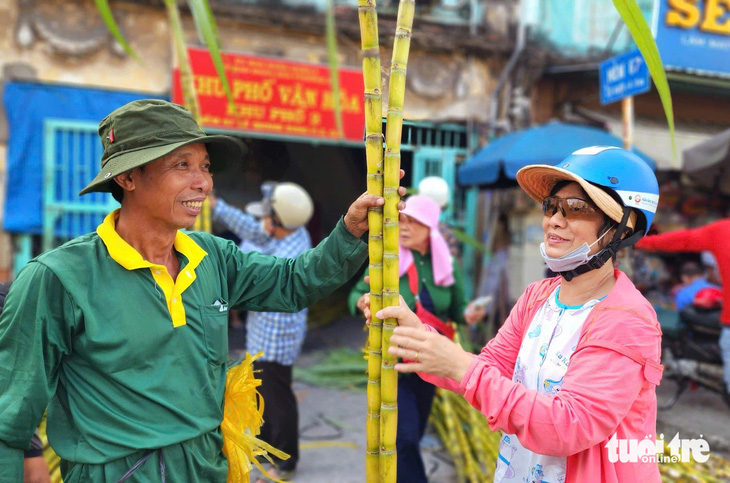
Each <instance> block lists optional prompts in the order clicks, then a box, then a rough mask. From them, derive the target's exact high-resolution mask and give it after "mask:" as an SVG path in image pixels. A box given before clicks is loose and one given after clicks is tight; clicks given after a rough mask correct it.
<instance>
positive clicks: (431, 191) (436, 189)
mask: <svg viewBox="0 0 730 483" xmlns="http://www.w3.org/2000/svg"><path fill="white" fill-rule="evenodd" d="M418 194H419V195H423V196H427V197H429V198H431V199H432V200H434V201H435V202H436V203H438V205H439V207H440V208H441V211H442V212H443V211H444V210H446V208H447V207H448V206H449V203H450V201H451V192H450V190H449V184H448V183H447V182H446V180H445V179H443V178H441V177H439V176H426V177H425V178H423V179H422V180H421V181H420V182H419V183H418ZM439 232H441V236H443V237H444V240H446V243H447V244H448V245H449V252H450V253H451V256H452V257H454V258H455V259H457V260H458V259H461V246H460V245H459V239H458V238H456V235H454V231H453V230H452V229H451V227H450V226H449V225H448V224H446V223H444V222H443V221H440V222H439Z"/></svg>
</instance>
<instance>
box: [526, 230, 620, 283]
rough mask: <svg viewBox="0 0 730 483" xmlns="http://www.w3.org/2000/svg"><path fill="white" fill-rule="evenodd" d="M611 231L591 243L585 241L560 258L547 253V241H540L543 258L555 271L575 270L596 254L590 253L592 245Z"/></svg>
mask: <svg viewBox="0 0 730 483" xmlns="http://www.w3.org/2000/svg"><path fill="white" fill-rule="evenodd" d="M609 231H611V230H607V231H606V232H605V233H604V234H603V235H601V236H600V237H598V239H597V240H596V241H594V242H593V243H591V244H590V245H589V244H588V243H586V242H583V244H582V245H581V246H579V247H578V248H576V249H575V250H572V251H570V252H568V253H566V254H565V255H563V256H562V257H559V258H555V257H551V256H550V255H548V254H547V253H545V242H542V243H540V254H541V255H542V258H543V260H545V263H546V264H547V266H548V268H549V269H550V270H552V271H553V272H555V273H560V272H569V271H571V270H575V269H576V268H578V267H580V266H581V265H584V264H586V263H588V260H590V259H591V258H593V257H594V256H595V254H594V255H588V254H589V253H590V252H591V247H592V246H593V245H595V244H596V243H598V242H599V241H600V239H601V238H603V237H604V236H606V233H608V232H609Z"/></svg>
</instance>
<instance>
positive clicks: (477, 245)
mask: <svg viewBox="0 0 730 483" xmlns="http://www.w3.org/2000/svg"><path fill="white" fill-rule="evenodd" d="M449 228H450V229H451V232H452V233H453V234H454V236H455V237H456V239H457V240H459V241H460V242H461V243H466V244H467V245H469V246H471V247H473V248H474V249H476V250H479V251H480V252H482V253H484V254H487V253H489V249H488V248H487V247H486V246H485V245H484V243H481V242H480V241H479V240H477V239H476V238H474V237H473V236H471V235H469V234H468V233H466V232H465V231H464V230H462V229H460V228H455V227H449Z"/></svg>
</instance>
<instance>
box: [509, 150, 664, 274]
mask: <svg viewBox="0 0 730 483" xmlns="http://www.w3.org/2000/svg"><path fill="white" fill-rule="evenodd" d="M560 181H574V182H576V183H578V184H579V185H580V186H581V188H583V190H584V191H585V192H586V194H587V195H588V196H589V197H590V198H591V201H593V203H594V204H595V205H596V206H597V207H598V208H599V209H600V210H601V211H603V213H604V214H606V216H608V217H609V218H611V219H612V220H614V221H615V222H616V223H617V224H618V225H617V229H616V232H615V234H614V237H613V239H612V240H611V241H610V242H609V243H608V245H607V246H606V247H605V248H603V249H602V250H600V251H599V252H598V253H596V255H595V256H594V257H593V258H591V259H590V260H589V261H588V262H587V263H586V264H585V265H582V266H580V267H578V268H577V269H575V270H571V271H570V272H566V273H561V275H563V276H564V277H565V278H566V280H571V279H572V278H573V277H574V276H575V275H578V274H581V273H585V272H587V271H590V270H593V269H596V268H599V267H601V266H602V265H603V264H604V263H606V261H608V260H609V259H610V258H611V257H613V256H614V255H615V254H616V252H618V251H619V250H620V249H621V248H624V247H627V246H631V245H633V244H634V243H636V242H637V241H639V239H640V238H641V237H643V236H644V235H645V234H646V232H647V231H648V230H649V227H651V222H652V221H653V219H654V214H655V213H656V210H657V206H658V204H659V184H658V183H657V179H656V176H655V175H654V172H653V171H652V170H651V168H650V167H649V166H648V165H647V164H646V163H645V162H644V161H643V160H642V159H641V158H640V157H639V156H637V155H636V154H634V153H632V152H630V151H627V150H625V149H621V148H617V147H615V146H591V147H587V148H583V149H579V150H578V151H576V152H574V153H573V154H571V155H570V156H568V157H567V158H565V159H564V160H563V161H562V162H560V163H559V164H557V165H556V166H549V165H542V164H535V165H530V166H525V167H524V168H522V169H520V170H519V171H518V172H517V182H518V183H519V185H520V186H521V187H522V189H523V190H524V191H525V192H526V193H527V194H528V195H529V196H530V197H531V198H532V199H534V200H535V201H537V202H538V203H542V202H543V200H545V198H547V197H548V196H550V192H551V190H552V189H553V187H554V186H555V185H556V183H558V182H560ZM626 228H629V229H630V230H631V231H630V233H628V234H627V235H626V236H624V233H625V231H626ZM573 272H575V273H573ZM566 275H567V276H566Z"/></svg>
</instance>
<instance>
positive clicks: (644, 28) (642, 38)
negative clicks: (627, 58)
mask: <svg viewBox="0 0 730 483" xmlns="http://www.w3.org/2000/svg"><path fill="white" fill-rule="evenodd" d="M613 4H614V6H615V7H616V10H617V11H618V13H619V15H621V18H622V19H623V20H624V23H625V24H626V27H627V28H628V29H629V32H630V33H631V37H632V38H633V39H634V42H636V46H637V47H638V48H639V51H640V52H641V55H642V56H643V57H644V62H646V65H647V67H648V68H649V73H650V74H651V78H652V80H653V81H654V85H655V86H656V90H657V92H658V93H659V98H660V99H661V101H662V106H663V107H664V114H665V115H666V117H667V125H668V126H669V136H670V137H671V140H672V155H673V156H674V158H675V159H676V157H677V145H676V142H675V138H674V111H673V108H672V94H671V92H670V90H669V83H668V82H667V75H666V72H665V71H664V65H663V64H662V59H661V56H660V55H659V49H658V48H657V45H656V42H655V41H654V37H653V36H652V33H651V29H650V28H649V25H648V24H647V23H646V19H644V16H643V14H642V13H641V9H640V8H639V5H638V4H637V3H636V0H613Z"/></svg>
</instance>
